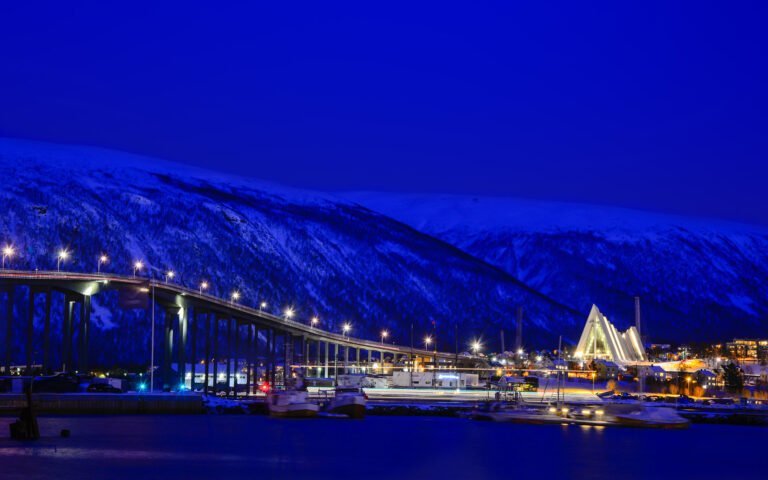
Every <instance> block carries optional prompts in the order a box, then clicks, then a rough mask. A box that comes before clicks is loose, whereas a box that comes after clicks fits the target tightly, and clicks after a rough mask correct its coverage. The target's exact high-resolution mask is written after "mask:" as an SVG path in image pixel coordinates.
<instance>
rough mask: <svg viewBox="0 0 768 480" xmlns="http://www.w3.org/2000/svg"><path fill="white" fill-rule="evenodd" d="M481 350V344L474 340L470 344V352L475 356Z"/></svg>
mask: <svg viewBox="0 0 768 480" xmlns="http://www.w3.org/2000/svg"><path fill="white" fill-rule="evenodd" d="M481 348H483V344H482V343H480V341H479V340H475V341H474V342H472V352H474V354H475V355H477V354H478V353H480V349H481Z"/></svg>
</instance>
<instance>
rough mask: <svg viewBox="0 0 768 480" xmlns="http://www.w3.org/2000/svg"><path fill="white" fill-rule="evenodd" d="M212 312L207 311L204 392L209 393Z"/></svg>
mask: <svg viewBox="0 0 768 480" xmlns="http://www.w3.org/2000/svg"><path fill="white" fill-rule="evenodd" d="M212 315H213V314H212V313H211V312H206V313H205V361H204V362H203V363H204V364H205V371H204V372H203V393H205V394H207V393H208V391H209V390H208V384H209V378H208V372H210V365H211V316H212Z"/></svg>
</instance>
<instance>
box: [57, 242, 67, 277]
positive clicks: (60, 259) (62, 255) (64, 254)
mask: <svg viewBox="0 0 768 480" xmlns="http://www.w3.org/2000/svg"><path fill="white" fill-rule="evenodd" d="M68 258H69V252H68V251H67V250H65V249H63V248H62V249H61V250H59V255H58V256H57V257H56V271H57V272H60V271H61V262H63V261H64V260H66V259H68Z"/></svg>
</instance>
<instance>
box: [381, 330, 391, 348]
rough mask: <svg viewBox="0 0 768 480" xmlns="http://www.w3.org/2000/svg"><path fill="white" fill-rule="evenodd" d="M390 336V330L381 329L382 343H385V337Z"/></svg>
mask: <svg viewBox="0 0 768 480" xmlns="http://www.w3.org/2000/svg"><path fill="white" fill-rule="evenodd" d="M388 336H389V332H388V331H386V330H382V331H381V344H382V345H384V339H385V338H387V337H388Z"/></svg>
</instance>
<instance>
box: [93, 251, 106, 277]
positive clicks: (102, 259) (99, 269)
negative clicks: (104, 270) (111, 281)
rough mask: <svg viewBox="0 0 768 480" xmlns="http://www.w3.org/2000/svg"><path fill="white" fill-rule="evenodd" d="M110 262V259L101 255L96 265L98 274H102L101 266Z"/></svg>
mask: <svg viewBox="0 0 768 480" xmlns="http://www.w3.org/2000/svg"><path fill="white" fill-rule="evenodd" d="M107 261H109V257H107V256H106V255H104V254H103V253H102V254H101V255H99V261H98V262H97V263H96V273H101V266H102V265H103V264H105V263H107Z"/></svg>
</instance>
